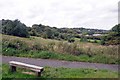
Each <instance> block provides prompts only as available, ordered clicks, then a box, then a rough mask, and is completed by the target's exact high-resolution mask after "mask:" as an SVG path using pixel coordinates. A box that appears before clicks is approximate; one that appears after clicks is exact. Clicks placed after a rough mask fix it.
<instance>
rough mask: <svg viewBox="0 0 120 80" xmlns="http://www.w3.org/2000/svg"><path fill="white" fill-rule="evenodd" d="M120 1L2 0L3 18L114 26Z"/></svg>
mask: <svg viewBox="0 0 120 80" xmlns="http://www.w3.org/2000/svg"><path fill="white" fill-rule="evenodd" d="M117 7H118V0H0V9H1V12H0V19H12V20H14V19H20V20H21V22H23V23H25V24H26V25H28V26H31V25H32V24H35V23H37V24H40V23H42V24H44V25H50V26H56V27H85V28H98V29H111V28H112V27H113V26H114V25H116V24H117V23H118V16H117V12H118V11H117Z"/></svg>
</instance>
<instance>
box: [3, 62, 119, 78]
mask: <svg viewBox="0 0 120 80" xmlns="http://www.w3.org/2000/svg"><path fill="white" fill-rule="evenodd" d="M2 72H3V73H2V78H38V77H36V76H35V75H34V74H33V75H30V74H23V73H22V72H31V71H30V70H26V69H20V68H17V72H15V73H11V72H10V71H9V67H8V65H6V64H3V66H2ZM39 78H118V73H117V72H113V71H107V70H95V69H72V68H52V67H45V69H44V71H43V73H42V76H41V77H39Z"/></svg>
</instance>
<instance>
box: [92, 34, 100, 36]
mask: <svg viewBox="0 0 120 80" xmlns="http://www.w3.org/2000/svg"><path fill="white" fill-rule="evenodd" d="M93 36H102V34H93Z"/></svg>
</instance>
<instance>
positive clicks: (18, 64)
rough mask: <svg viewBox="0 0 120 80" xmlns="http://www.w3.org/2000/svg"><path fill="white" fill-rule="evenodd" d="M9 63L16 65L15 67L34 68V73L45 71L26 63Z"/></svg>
mask: <svg viewBox="0 0 120 80" xmlns="http://www.w3.org/2000/svg"><path fill="white" fill-rule="evenodd" d="M9 63H10V65H14V66H20V67H25V68H26V67H27V68H32V69H33V70H34V71H40V70H42V69H43V67H39V66H35V65H30V64H26V63H21V62H16V61H10V62H9Z"/></svg>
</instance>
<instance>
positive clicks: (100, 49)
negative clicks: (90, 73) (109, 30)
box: [2, 35, 120, 64]
mask: <svg viewBox="0 0 120 80" xmlns="http://www.w3.org/2000/svg"><path fill="white" fill-rule="evenodd" d="M2 40H3V42H2V46H3V49H2V50H3V55H7V56H19V57H20V56H22V57H32V58H44V59H59V60H69V61H85V62H99V63H109V64H118V63H119V62H120V60H119V59H118V48H119V47H120V46H102V45H99V44H94V43H87V42H77V41H76V42H74V43H68V42H67V41H57V40H51V39H43V38H40V37H30V38H21V37H15V36H8V35H3V38H2Z"/></svg>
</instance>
